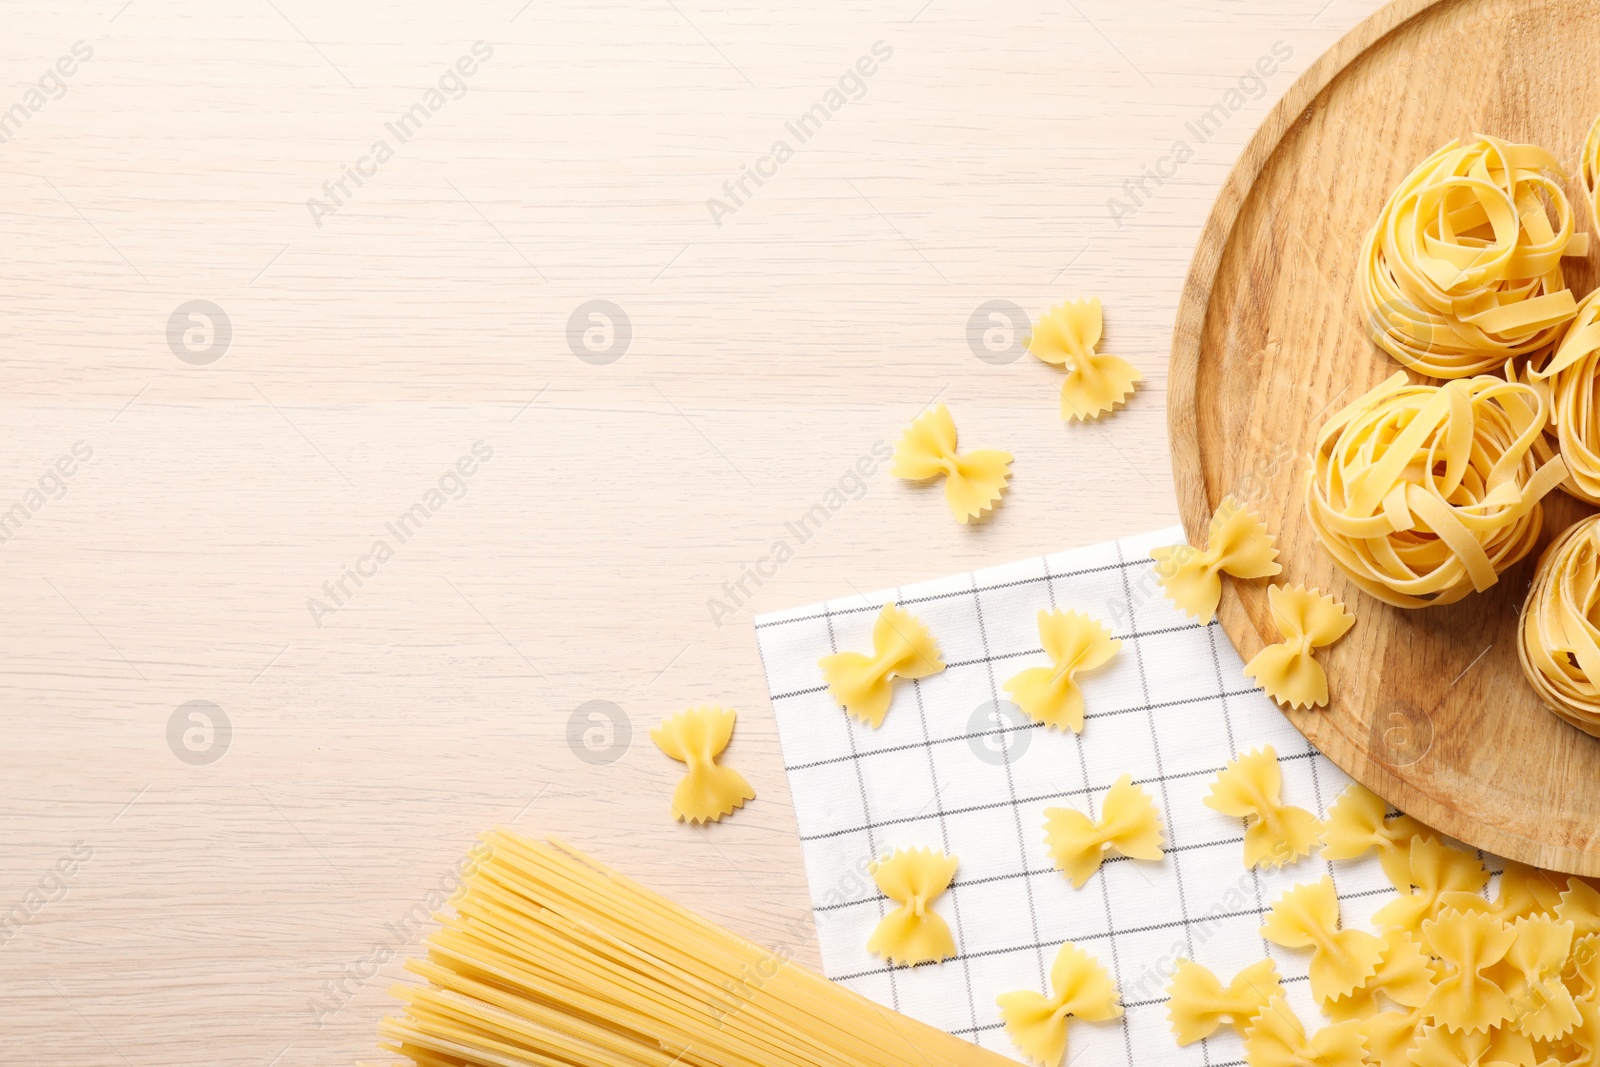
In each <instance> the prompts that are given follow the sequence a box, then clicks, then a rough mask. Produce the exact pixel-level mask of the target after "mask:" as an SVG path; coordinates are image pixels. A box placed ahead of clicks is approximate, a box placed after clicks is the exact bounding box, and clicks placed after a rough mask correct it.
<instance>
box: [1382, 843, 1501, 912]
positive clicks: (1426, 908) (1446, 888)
mask: <svg viewBox="0 0 1600 1067" xmlns="http://www.w3.org/2000/svg"><path fill="white" fill-rule="evenodd" d="M1391 879H1392V880H1393V884H1394V887H1395V889H1396V890H1398V891H1399V893H1400V896H1398V897H1396V898H1395V899H1394V900H1391V901H1389V903H1387V904H1385V905H1384V906H1383V907H1381V908H1379V909H1378V911H1377V913H1376V914H1374V915H1373V916H1372V921H1373V923H1375V924H1376V925H1378V926H1380V927H1399V928H1401V929H1404V930H1410V931H1411V932H1412V933H1416V934H1420V933H1421V932H1422V923H1423V922H1424V920H1427V919H1433V918H1437V917H1438V915H1439V913H1440V911H1441V910H1443V907H1444V905H1445V904H1447V903H1452V902H1454V901H1455V895H1456V894H1460V895H1464V896H1476V895H1477V894H1478V893H1480V892H1482V890H1483V887H1484V886H1486V885H1488V884H1489V872H1488V871H1486V870H1484V869H1483V862H1482V861H1481V860H1479V859H1478V857H1477V856H1475V855H1473V854H1472V853H1470V852H1465V851H1463V850H1461V849H1459V848H1454V847H1452V846H1450V845H1447V844H1445V843H1444V842H1442V841H1440V840H1439V839H1438V838H1437V837H1433V836H1432V835H1428V836H1421V837H1413V838H1412V839H1411V848H1410V850H1409V853H1408V855H1407V857H1406V870H1405V877H1403V878H1399V879H1393V876H1392V875H1391ZM1480 899H1481V898H1480ZM1482 903H1483V904H1484V906H1485V907H1488V902H1487V901H1482ZM1458 906H1459V904H1458Z"/></svg>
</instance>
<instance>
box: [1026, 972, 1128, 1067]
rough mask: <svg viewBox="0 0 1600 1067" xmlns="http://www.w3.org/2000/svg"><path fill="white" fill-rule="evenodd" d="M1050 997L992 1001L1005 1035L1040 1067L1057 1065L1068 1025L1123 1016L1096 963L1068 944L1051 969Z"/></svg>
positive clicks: (1062, 1054)
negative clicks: (1071, 1022)
mask: <svg viewBox="0 0 1600 1067" xmlns="http://www.w3.org/2000/svg"><path fill="white" fill-rule="evenodd" d="M1050 989H1051V994H1050V995H1049V996H1045V995H1043V994H1041V993H1035V992H1034V991H1033V990H1031V989H1024V990H1020V991H1018V992H1015V993H1002V994H1000V996H999V997H997V998H996V1001H995V1002H996V1003H997V1004H999V1005H1000V1019H1001V1021H1002V1022H1004V1023H1005V1028H1006V1033H1008V1034H1010V1035H1011V1040H1012V1041H1014V1042H1016V1045H1017V1047H1018V1048H1019V1049H1021V1050H1022V1052H1023V1054H1024V1055H1026V1056H1027V1057H1028V1059H1029V1060H1031V1061H1032V1062H1034V1063H1036V1064H1039V1065H1040V1067H1059V1065H1060V1064H1061V1063H1062V1060H1063V1058H1064V1057H1065V1056H1066V1051H1067V1021H1068V1020H1069V1019H1083V1020H1086V1021H1088V1022H1102V1021H1104V1020H1106V1019H1115V1018H1117V1017H1118V1016H1120V1015H1121V1014H1122V1004H1121V998H1120V997H1119V996H1118V994H1117V988H1116V986H1114V985H1113V984H1112V982H1111V976H1110V975H1108V974H1107V973H1106V969H1105V968H1104V967H1102V966H1100V964H1099V962H1098V961H1097V960H1096V959H1095V958H1094V957H1093V956H1091V955H1089V954H1088V953H1087V952H1085V951H1083V949H1081V948H1079V947H1078V946H1077V945H1074V944H1073V943H1072V942H1070V941H1068V942H1066V943H1064V944H1063V945H1062V946H1061V950H1060V951H1059V952H1057V953H1056V959H1055V962H1054V963H1053V964H1051V966H1050Z"/></svg>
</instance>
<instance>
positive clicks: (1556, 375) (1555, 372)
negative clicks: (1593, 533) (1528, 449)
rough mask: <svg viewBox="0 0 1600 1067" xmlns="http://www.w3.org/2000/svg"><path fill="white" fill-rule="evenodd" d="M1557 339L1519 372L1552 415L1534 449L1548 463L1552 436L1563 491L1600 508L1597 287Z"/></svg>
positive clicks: (1599, 319) (1599, 300) (1599, 315)
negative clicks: (1560, 466) (1560, 465)
mask: <svg viewBox="0 0 1600 1067" xmlns="http://www.w3.org/2000/svg"><path fill="white" fill-rule="evenodd" d="M1562 329H1563V333H1562V334H1561V340H1560V341H1559V343H1557V344H1556V345H1555V347H1554V349H1553V350H1550V351H1549V352H1548V353H1547V354H1545V355H1535V356H1534V357H1533V358H1532V359H1530V360H1529V361H1528V362H1527V364H1526V365H1525V367H1524V368H1523V379H1524V380H1526V381H1527V382H1528V383H1529V384H1530V385H1532V386H1534V387H1535V388H1537V389H1539V390H1540V391H1541V392H1543V393H1544V394H1545V396H1546V398H1547V402H1548V404H1549V410H1550V417H1549V421H1548V422H1547V423H1546V424H1545V437H1544V438H1543V439H1541V442H1540V444H1542V445H1543V447H1542V448H1541V447H1539V445H1536V446H1535V452H1536V453H1537V454H1538V455H1539V456H1540V458H1541V459H1542V460H1544V459H1548V458H1549V457H1550V456H1551V455H1552V453H1551V451H1550V447H1549V444H1550V441H1551V439H1552V438H1553V439H1554V442H1555V447H1556V449H1557V450H1558V451H1559V452H1560V454H1561V459H1562V462H1564V463H1565V464H1566V465H1567V477H1566V480H1565V481H1563V482H1562V483H1561V488H1562V489H1563V490H1564V491H1565V492H1566V493H1567V494H1569V495H1570V496H1574V497H1577V498H1578V499H1579V500H1581V501H1583V502H1584V503H1586V504H1600V397H1597V396H1596V388H1597V386H1600V381H1597V379H1600V289H1597V290H1596V291H1594V292H1592V293H1590V294H1589V295H1588V296H1586V297H1584V299H1583V302H1582V303H1581V304H1579V305H1578V312H1577V314H1576V315H1574V316H1573V319H1572V321H1571V322H1570V323H1568V324H1567V325H1566V326H1564V327H1563V328H1562Z"/></svg>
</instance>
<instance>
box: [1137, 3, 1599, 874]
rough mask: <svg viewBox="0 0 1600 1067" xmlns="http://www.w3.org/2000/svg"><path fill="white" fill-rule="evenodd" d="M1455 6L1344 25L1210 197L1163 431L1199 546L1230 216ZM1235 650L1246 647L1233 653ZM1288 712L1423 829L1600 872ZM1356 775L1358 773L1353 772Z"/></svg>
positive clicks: (1408, 8)
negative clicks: (1211, 369)
mask: <svg viewBox="0 0 1600 1067" xmlns="http://www.w3.org/2000/svg"><path fill="white" fill-rule="evenodd" d="M1456 2H1458V0H1394V2H1393V3H1391V4H1389V5H1388V6H1386V7H1384V8H1383V9H1382V10H1380V11H1377V12H1375V13H1374V14H1372V15H1371V16H1369V17H1368V18H1367V19H1365V20H1364V21H1363V22H1361V23H1360V24H1359V25H1357V26H1356V27H1354V28H1353V29H1351V30H1350V32H1348V33H1347V34H1345V35H1344V36H1343V37H1342V38H1340V39H1339V41H1338V42H1336V43H1335V44H1334V45H1333V46H1332V47H1331V48H1329V49H1328V50H1327V51H1326V52H1324V53H1323V54H1322V55H1321V56H1320V57H1318V58H1317V60H1316V61H1315V62H1313V63H1312V64H1311V66H1310V67H1308V68H1307V69H1306V70H1305V72H1304V73H1302V74H1301V75H1300V77H1299V78H1297V79H1296V80H1295V82H1294V84H1293V85H1291V86H1290V87H1289V89H1288V90H1287V91H1286V92H1285V93H1284V95H1283V97H1282V98H1281V99H1280V100H1279V101H1278V103H1277V104H1276V105H1275V106H1274V107H1273V108H1272V110H1271V111H1270V112H1268V114H1267V117H1266V118H1265V119H1264V120H1263V121H1262V123H1261V126H1260V127H1259V128H1258V129H1257V130H1256V132H1255V134H1254V135H1253V136H1252V137H1251V138H1250V141H1249V142H1248V143H1247V144H1246V146H1245V148H1244V151H1243V152H1242V153H1241V154H1240V156H1239V159H1238V161H1237V162H1236V163H1235V164H1234V166H1233V169H1232V170H1231V171H1230V172H1229V174H1228V177H1227V179H1226V180H1225V181H1224V182H1223V185H1222V189H1221V191H1220V192H1219V193H1218V194H1217V200H1216V203H1215V204H1213V205H1212V209H1211V213H1210V215H1208V216H1207V218H1206V222H1205V225H1204V227H1203V228H1202V230H1201V233H1200V237H1199V239H1198V241H1197V242H1196V244H1195V250H1194V255H1193V257H1192V258H1191V260H1190V264H1189V272H1188V275H1187V277H1186V279H1185V281H1184V285H1183V289H1182V291H1181V293H1180V294H1179V300H1178V312H1177V316H1176V319H1175V321H1174V323H1173V332H1172V350H1171V355H1170V358H1169V362H1168V374H1167V390H1168V392H1167V435H1168V443H1169V446H1170V448H1171V452H1172V475H1173V482H1174V487H1175V489H1176V492H1177V497H1178V512H1179V517H1180V520H1181V521H1182V523H1183V528H1184V531H1185V533H1186V535H1187V537H1188V539H1189V541H1190V543H1192V544H1200V543H1203V541H1204V539H1205V537H1206V528H1207V526H1208V524H1209V523H1210V520H1211V515H1212V512H1213V510H1214V508H1215V505H1214V503H1213V502H1212V501H1211V500H1210V499H1209V498H1208V495H1207V491H1206V485H1205V477H1204V464H1203V462H1202V457H1201V454H1200V440H1199V429H1198V426H1197V424H1196V411H1197V406H1196V387H1197V383H1198V379H1199V370H1200V357H1201V351H1200V347H1201V336H1202V333H1203V331H1204V327H1205V321H1206V314H1207V311H1208V309H1209V306H1210V303H1211V295H1212V291H1213V288H1214V286H1215V283H1216V276H1217V271H1218V270H1219V268H1220V267H1221V264H1222V259H1223V255H1224V254H1225V252H1226V250H1227V247H1228V244H1229V242H1230V240H1231V239H1232V236H1233V229H1234V225H1235V223H1236V222H1237V220H1238V217H1239V213H1240V211H1241V210H1242V209H1243V206H1244V204H1245V202H1246V200H1247V199H1248V197H1249V195H1250V192H1251V190H1252V188H1253V187H1254V185H1255V183H1256V181H1257V180H1258V179H1259V177H1260V175H1261V173H1262V172H1263V171H1264V170H1265V168H1266V165H1267V163H1268V161H1269V160H1270V159H1271V158H1272V156H1273V154H1274V153H1275V152H1276V151H1277V150H1278V146H1279V144H1280V143H1281V142H1282V140H1283V138H1284V137H1285V136H1286V135H1287V134H1288V133H1289V131H1290V130H1291V129H1292V128H1293V127H1294V125H1295V124H1296V123H1297V122H1298V121H1299V120H1300V117H1301V116H1302V115H1303V114H1304V113H1305V111H1306V109H1307V108H1308V107H1310V106H1311V105H1312V104H1313V103H1314V102H1315V100H1316V99H1317V97H1318V96H1320V95H1321V94H1322V92H1323V91H1324V90H1325V89H1327V88H1328V86H1329V85H1331V84H1332V83H1333V82H1334V80H1335V79H1337V78H1338V77H1339V76H1340V75H1341V74H1342V73H1344V71H1345V70H1346V69H1347V68H1348V67H1349V66H1350V65H1351V64H1352V63H1354V62H1356V61H1357V60H1358V59H1360V58H1361V57H1362V55H1364V54H1365V53H1366V52H1367V50H1368V49H1370V48H1372V47H1373V46H1374V45H1376V44H1377V43H1378V42H1379V41H1381V40H1382V39H1383V38H1385V37H1387V36H1388V35H1389V34H1391V33H1394V32H1395V31H1397V30H1399V29H1400V28H1401V27H1403V26H1404V25H1405V24H1406V23H1408V22H1410V21H1411V20H1412V19H1415V18H1417V17H1418V16H1420V15H1422V14H1424V13H1426V12H1427V11H1429V10H1430V9H1432V8H1434V7H1438V6H1441V5H1444V4H1450V3H1456ZM1224 597H1225V611H1226V609H1227V608H1228V607H1233V606H1236V605H1232V604H1229V603H1228V601H1233V600H1234V599H1235V598H1236V594H1235V593H1234V591H1233V590H1232V589H1231V588H1229V589H1226V590H1225V593H1224ZM1241 617H1242V611H1241ZM1219 625H1220V622H1219ZM1259 636H1260V635H1258V637H1259ZM1243 651H1246V650H1243V649H1241V652H1243ZM1287 717H1288V718H1289V719H1290V721H1291V722H1293V723H1294V725H1295V726H1296V728H1297V729H1299V730H1300V732H1301V733H1302V734H1304V735H1305V736H1306V737H1307V738H1308V739H1309V740H1311V741H1312V743H1313V744H1318V747H1319V748H1321V747H1323V745H1325V744H1327V743H1328V742H1342V743H1343V745H1344V746H1345V748H1346V753H1347V755H1349V756H1351V757H1352V762H1354V763H1356V764H1357V766H1356V767H1354V768H1351V767H1345V768H1344V769H1345V770H1346V771H1347V772H1350V773H1351V776H1352V777H1354V778H1356V779H1357V780H1358V781H1361V782H1362V783H1363V784H1364V785H1366V786H1367V787H1368V788H1370V789H1372V790H1373V791H1374V792H1376V793H1378V794H1379V795H1380V796H1383V797H1385V798H1386V799H1388V800H1390V801H1391V802H1394V801H1400V802H1401V804H1400V806H1401V807H1404V808H1405V809H1406V810H1407V811H1408V812H1410V813H1411V814H1412V815H1414V816H1416V817H1417V818H1418V819H1420V820H1422V821H1423V822H1424V823H1426V824H1428V825H1429V826H1432V827H1434V828H1435V829H1437V830H1439V831H1441V832H1443V833H1447V834H1450V835H1451V836H1453V837H1457V838H1459V839H1460V840H1463V841H1467V842H1468V843H1469V844H1471V845H1473V846H1475V847H1478V848H1483V849H1485V850H1487V851H1490V852H1494V853H1497V854H1499V855H1503V856H1507V857H1510V858H1516V859H1519V860H1520V861H1521V862H1525V863H1530V864H1535V865H1537V866H1541V867H1546V868H1550V869H1553V870H1559V871H1565V872H1570V873H1574V874H1582V875H1591V876H1593V875H1600V855H1597V854H1592V853H1587V852H1582V851H1579V850H1577V849H1572V848H1566V847H1562V846H1555V845H1552V844H1550V843H1549V842H1545V841H1539V840H1535V839H1532V838H1526V837H1523V836H1521V835H1517V834H1511V833H1508V832H1506V831H1504V830H1501V829H1498V828H1496V827H1492V826H1485V825H1483V824H1481V823H1476V822H1473V821H1472V820H1471V819H1470V818H1469V817H1468V816H1466V815H1465V814H1464V813H1459V812H1457V811H1456V809H1455V807H1454V806H1453V805H1452V804H1450V803H1447V802H1445V801H1442V800H1441V799H1440V798H1437V797H1434V796H1430V795H1428V794H1427V793H1425V792H1423V791H1420V790H1418V789H1417V788H1416V787H1415V786H1413V785H1411V784H1410V783H1408V782H1405V781H1403V780H1401V779H1400V778H1399V777H1397V776H1396V775H1394V774H1393V773H1392V772H1390V771H1389V770H1388V769H1387V768H1385V767H1384V766H1382V765H1381V764H1379V763H1375V762H1373V761H1372V760H1369V759H1367V758H1366V757H1365V756H1364V755H1362V754H1361V749H1360V747H1359V746H1358V745H1356V744H1355V743H1353V742H1352V741H1351V739H1349V738H1333V737H1330V736H1328V735H1329V733H1330V729H1331V727H1332V724H1329V723H1322V722H1320V721H1317V722H1313V721H1308V720H1307V719H1306V718H1305V717H1304V716H1297V715H1288V716H1287ZM1319 726H1320V727H1321V728H1320V729H1319V728H1318V727H1319ZM1319 742H1321V743H1319ZM1330 747H1333V746H1330ZM1335 762H1338V761H1335ZM1357 771H1359V772H1360V773H1355V772H1357ZM1469 838H1470V840H1469Z"/></svg>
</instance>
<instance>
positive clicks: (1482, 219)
mask: <svg viewBox="0 0 1600 1067" xmlns="http://www.w3.org/2000/svg"><path fill="white" fill-rule="evenodd" d="M1592 141H1593V137H1591V142H1592ZM1566 180H1567V175H1566V173H1565V172H1564V171H1563V170H1562V168H1561V165H1560V164H1559V163H1558V162H1557V160H1556V158H1555V157H1554V156H1553V155H1551V154H1550V153H1549V152H1547V151H1546V150H1545V149H1543V148H1540V147H1538V146H1537V145H1528V144H1514V143H1509V142H1506V141H1502V140H1499V139H1498V138H1494V137H1487V136H1479V137H1478V139H1477V140H1475V141H1473V142H1471V143H1469V144H1462V143H1460V142H1459V141H1452V142H1450V143H1449V144H1447V145H1445V146H1444V147H1443V148H1441V149H1440V150H1439V151H1437V152H1435V153H1434V154H1433V155H1432V156H1430V157H1428V159H1427V160H1425V161H1424V162H1423V163H1422V165H1421V166H1419V167H1417V169H1416V170H1414V171H1412V172H1411V174H1410V175H1409V176H1407V178H1406V179H1405V181H1404V182H1402V183H1401V185H1400V187H1399V188H1398V189H1396V190H1395V192H1394V194H1393V195H1392V196H1390V198H1389V201H1388V203H1386V204H1385V205H1384V207H1383V212H1382V213H1381V214H1380V215H1379V216H1378V221H1377V223H1376V224H1375V225H1374V226H1373V228H1372V231H1371V232H1370V233H1369V234H1368V235H1367V239H1366V243H1365V245H1364V246H1363V248H1362V253H1361V256H1362V263H1363V266H1364V274H1365V279H1364V284H1362V285H1360V286H1359V287H1358V288H1359V290H1360V294H1361V303H1362V313H1363V316H1364V318H1365V320H1366V323H1367V330H1368V332H1369V333H1370V334H1371V336H1372V339H1373V341H1374V342H1376V343H1377V344H1378V345H1379V346H1380V347H1381V348H1383V349H1384V350H1385V351H1386V352H1388V353H1389V354H1390V355H1392V356H1393V357H1394V358H1395V359H1397V360H1399V361H1400V362H1401V363H1402V364H1404V365H1405V366H1407V367H1409V368H1411V369H1412V370H1414V371H1417V372H1419V373H1421V374H1426V375H1428V376H1429V377H1433V378H1451V379H1453V378H1466V377H1470V376H1472V375H1475V374H1479V373H1482V372H1484V371H1488V370H1494V369H1498V368H1499V367H1501V366H1502V365H1504V364H1505V363H1506V361H1507V360H1509V359H1512V358H1514V357H1517V356H1524V355H1528V354H1531V353H1534V352H1537V351H1539V350H1540V349H1542V348H1544V347H1546V346H1547V345H1549V344H1550V343H1551V342H1552V341H1553V339H1554V338H1555V335H1556V331H1557V330H1559V328H1560V327H1561V325H1562V324H1563V323H1565V322H1567V321H1568V320H1569V319H1571V318H1572V316H1573V314H1574V312H1575V311H1576V308H1577V302H1576V300H1575V299H1574V298H1573V295H1572V291H1571V290H1570V289H1569V288H1568V287H1567V284H1566V281H1565V279H1564V277H1563V275H1562V270H1561V259H1562V257H1563V256H1581V255H1585V254H1587V252H1588V246H1589V239H1588V235H1587V234H1585V233H1579V232H1577V231H1576V228H1575V226H1574V220H1573V210H1572V203H1571V201H1569V200H1568V198H1567V194H1566V191H1565V188H1564V185H1565V182H1566Z"/></svg>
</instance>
